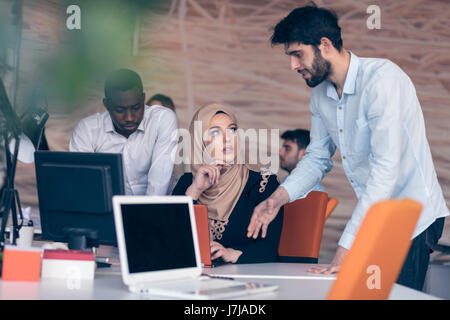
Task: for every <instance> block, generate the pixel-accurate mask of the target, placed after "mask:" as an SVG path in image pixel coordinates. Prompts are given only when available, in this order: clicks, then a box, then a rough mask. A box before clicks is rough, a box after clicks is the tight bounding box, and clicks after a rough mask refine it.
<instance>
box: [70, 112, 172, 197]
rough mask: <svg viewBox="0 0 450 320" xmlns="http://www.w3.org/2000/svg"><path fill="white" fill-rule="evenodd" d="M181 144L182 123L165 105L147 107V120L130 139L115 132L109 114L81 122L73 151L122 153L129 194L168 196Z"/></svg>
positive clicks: (145, 118) (143, 121) (77, 129)
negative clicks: (178, 147)
mask: <svg viewBox="0 0 450 320" xmlns="http://www.w3.org/2000/svg"><path fill="white" fill-rule="evenodd" d="M177 144H178V120H177V117H176V116H175V113H174V112H173V111H172V110H170V109H168V108H165V107H162V106H156V105H155V106H152V107H151V108H150V107H149V106H145V111H144V117H143V119H142V121H141V123H140V124H139V126H138V128H137V130H136V131H135V132H133V133H132V134H131V135H130V136H129V137H128V139H127V138H125V137H124V136H122V135H120V134H119V133H117V132H116V131H115V130H114V125H113V123H112V120H111V116H110V115H109V112H108V111H105V112H103V113H101V114H100V113H96V114H94V115H92V116H89V117H87V118H84V119H82V120H81V121H80V123H78V125H77V127H76V128H75V131H74V132H73V135H72V139H71V140H70V145H69V149H70V151H75V152H104V153H121V154H122V158H123V165H124V176H125V193H126V194H127V195H166V194H167V191H168V190H167V189H168V186H169V180H170V177H171V175H172V170H173V164H174V160H175V152H176V150H177Z"/></svg>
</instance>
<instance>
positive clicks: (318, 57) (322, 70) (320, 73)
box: [305, 46, 331, 88]
mask: <svg viewBox="0 0 450 320" xmlns="http://www.w3.org/2000/svg"><path fill="white" fill-rule="evenodd" d="M313 48H314V60H313V63H312V71H309V70H308V72H309V73H310V74H311V78H310V79H305V81H306V84H307V85H308V86H309V87H311V88H314V87H315V86H317V85H318V84H320V83H322V82H323V81H324V80H326V79H327V78H328V76H329V75H330V70H331V63H330V62H329V61H327V60H325V59H324V58H323V57H322V54H321V53H320V50H319V49H318V48H317V47H316V46H313Z"/></svg>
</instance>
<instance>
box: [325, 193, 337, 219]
mask: <svg viewBox="0 0 450 320" xmlns="http://www.w3.org/2000/svg"><path fill="white" fill-rule="evenodd" d="M338 203H339V201H338V200H337V199H336V198H329V199H328V203H327V210H326V213H325V219H328V217H329V216H330V214H331V213H332V212H333V210H334V209H335V208H336V206H337V205H338Z"/></svg>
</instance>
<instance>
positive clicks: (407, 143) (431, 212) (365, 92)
mask: <svg viewBox="0 0 450 320" xmlns="http://www.w3.org/2000/svg"><path fill="white" fill-rule="evenodd" d="M310 108H311V112H312V120H311V143H310V144H309V146H308V148H307V149H306V155H305V157H304V158H303V159H302V161H300V162H299V163H298V165H297V167H296V168H295V169H294V170H293V171H292V173H291V175H290V176H289V177H288V178H287V179H286V180H285V182H284V183H283V184H282V186H283V187H284V188H285V189H286V190H287V192H288V193H289V197H290V199H291V201H293V200H295V199H297V198H299V197H300V196H302V195H303V194H304V193H305V192H307V190H309V189H310V188H311V187H312V186H313V185H315V184H316V183H318V182H319V181H321V180H322V178H323V176H324V175H325V174H326V173H327V172H328V171H330V170H331V168H332V161H331V157H332V156H333V154H334V153H335V151H336V147H338V148H339V150H340V152H341V157H342V165H343V168H344V171H345V174H346V176H347V178H348V180H349V182H350V184H351V185H352V187H353V189H354V191H355V193H356V196H357V198H358V203H357V205H356V208H355V209H354V211H353V213H352V216H351V218H350V220H349V222H348V223H347V225H346V227H345V230H344V232H343V234H342V236H341V239H340V241H339V245H340V246H342V247H344V248H346V249H350V247H351V245H352V243H353V241H354V238H355V236H356V233H357V232H358V229H359V226H360V225H361V222H362V220H363V219H364V217H365V215H366V212H367V211H368V209H369V208H370V207H371V206H372V205H373V204H374V203H376V202H379V201H382V200H386V199H392V198H398V199H402V198H411V199H414V200H417V201H419V202H420V203H422V205H423V210H422V213H421V215H420V218H419V221H418V223H417V226H416V229H415V230H414V234H413V238H414V237H416V236H417V235H419V234H420V233H421V232H423V231H424V230H425V229H426V228H427V227H428V226H430V225H431V224H432V223H433V222H434V221H435V220H436V219H437V218H440V217H445V216H448V215H449V211H448V208H447V206H446V203H445V200H444V197H443V194H442V190H441V187H440V185H439V183H438V180H437V176H436V171H435V169H434V165H433V161H432V157H431V152H430V147H429V145H428V141H427V138H426V134H425V123H424V119H423V114H422V110H421V107H420V103H419V100H418V98H417V95H416V91H415V88H414V85H413V83H412V82H411V80H410V78H409V77H408V76H407V75H406V74H405V73H404V72H403V71H402V70H401V69H400V68H399V67H398V66H397V65H395V64H394V63H392V62H391V61H389V60H386V59H374V58H358V57H357V56H356V55H354V54H353V53H351V58H350V66H349V69H348V72H347V77H346V79H345V84H344V88H343V94H342V97H341V98H339V97H338V94H337V92H336V89H335V87H334V85H333V84H332V83H331V82H330V81H324V82H323V83H321V84H320V85H318V86H317V87H315V88H313V89H312V94H311V103H310Z"/></svg>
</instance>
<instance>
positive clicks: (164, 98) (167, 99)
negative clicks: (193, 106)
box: [147, 93, 175, 111]
mask: <svg viewBox="0 0 450 320" xmlns="http://www.w3.org/2000/svg"><path fill="white" fill-rule="evenodd" d="M153 100H158V101H161V103H162V105H163V107H167V108H169V109H172V110H173V111H175V104H174V103H173V101H172V99H171V98H170V97H168V96H165V95H163V94H161V93H157V94H155V95H154V96H152V97H151V98H150V99H148V100H147V104H149V103H150V101H153Z"/></svg>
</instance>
